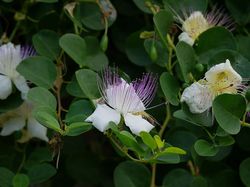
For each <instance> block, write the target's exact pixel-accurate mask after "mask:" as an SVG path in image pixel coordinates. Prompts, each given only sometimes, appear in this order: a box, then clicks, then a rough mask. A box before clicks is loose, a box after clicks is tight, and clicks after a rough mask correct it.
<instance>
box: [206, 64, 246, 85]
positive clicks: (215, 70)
mask: <svg viewBox="0 0 250 187" xmlns="http://www.w3.org/2000/svg"><path fill="white" fill-rule="evenodd" d="M221 73H224V74H225V78H226V81H227V82H229V84H240V83H241V81H242V78H241V76H240V75H239V74H238V73H237V72H236V71H235V70H234V69H233V67H232V66H231V63H230V61H229V60H228V59H227V60H226V62H225V63H220V64H217V65H215V66H213V67H211V68H210V69H209V70H208V71H207V72H206V74H205V78H206V80H207V81H208V83H210V84H216V83H217V81H218V79H219V77H218V76H220V75H221Z"/></svg>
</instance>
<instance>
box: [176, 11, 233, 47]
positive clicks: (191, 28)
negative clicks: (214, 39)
mask: <svg viewBox="0 0 250 187" xmlns="http://www.w3.org/2000/svg"><path fill="white" fill-rule="evenodd" d="M175 14H176V13H175ZM183 14H184V18H181V16H179V15H177V14H176V20H177V21H178V22H180V23H181V24H182V28H181V29H182V31H183V32H182V33H181V34H180V35H179V37H178V38H179V40H180V41H184V42H186V43H188V44H189V45H191V46H192V45H193V44H194V41H195V40H196V39H197V38H198V36H199V35H200V34H201V33H203V32H204V31H206V30H208V29H209V28H211V27H214V26H224V27H225V28H228V29H232V21H231V19H230V17H228V16H227V15H225V14H224V11H223V10H222V9H217V7H214V8H213V10H212V11H211V12H210V13H208V14H203V13H202V12H200V11H194V12H191V13H190V14H189V15H188V14H187V13H183Z"/></svg>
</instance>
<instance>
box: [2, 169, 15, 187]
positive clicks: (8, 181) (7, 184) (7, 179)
mask: <svg viewBox="0 0 250 187" xmlns="http://www.w3.org/2000/svg"><path fill="white" fill-rule="evenodd" d="M13 177H14V173H13V172H12V171H10V170H9V169H7V168H4V167H0V186H1V187H11V186H12V179H13Z"/></svg>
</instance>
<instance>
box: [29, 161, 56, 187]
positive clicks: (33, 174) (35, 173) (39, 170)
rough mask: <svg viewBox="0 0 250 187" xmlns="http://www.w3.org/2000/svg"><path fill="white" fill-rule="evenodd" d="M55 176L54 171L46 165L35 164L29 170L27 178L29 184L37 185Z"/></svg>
mask: <svg viewBox="0 0 250 187" xmlns="http://www.w3.org/2000/svg"><path fill="white" fill-rule="evenodd" d="M55 174H56V169H55V168H54V167H53V166H52V165H50V164H47V163H43V164H37V165H34V166H32V167H31V168H29V170H28V176H29V178H30V183H31V184H37V183H41V182H44V181H46V180H48V179H49V178H51V177H53V176H54V175H55Z"/></svg>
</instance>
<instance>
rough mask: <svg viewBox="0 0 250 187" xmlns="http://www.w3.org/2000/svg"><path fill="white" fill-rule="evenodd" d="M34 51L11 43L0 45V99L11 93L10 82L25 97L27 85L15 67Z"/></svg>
mask: <svg viewBox="0 0 250 187" xmlns="http://www.w3.org/2000/svg"><path fill="white" fill-rule="evenodd" d="M34 53H35V52H34V50H33V49H32V48H30V47H27V46H24V47H21V46H20V45H17V46H14V45H13V44H12V43H8V44H5V45H2V46H0V99H6V98H7V97H8V96H9V95H10V94H11V93H12V82H13V83H14V84H15V86H16V88H17V89H18V90H19V91H20V92H21V93H22V97H23V98H25V95H26V94H27V93H28V90H29V87H28V85H27V83H26V80H25V79H24V77H23V76H21V75H20V74H19V73H18V72H17V71H16V67H17V65H18V64H19V63H20V62H21V61H22V60H23V59H25V58H27V57H28V56H31V55H34Z"/></svg>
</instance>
